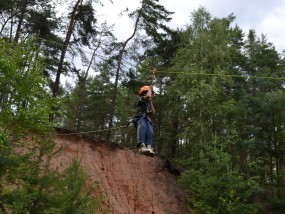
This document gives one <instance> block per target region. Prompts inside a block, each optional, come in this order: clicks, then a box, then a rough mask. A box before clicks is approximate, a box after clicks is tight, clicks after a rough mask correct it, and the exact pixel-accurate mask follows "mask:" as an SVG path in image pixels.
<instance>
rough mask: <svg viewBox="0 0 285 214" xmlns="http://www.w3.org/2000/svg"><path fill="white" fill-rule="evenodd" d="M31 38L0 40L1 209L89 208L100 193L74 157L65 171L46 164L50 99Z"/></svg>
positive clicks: (49, 147)
mask: <svg viewBox="0 0 285 214" xmlns="http://www.w3.org/2000/svg"><path fill="white" fill-rule="evenodd" d="M33 41H34V40H29V41H28V42H26V43H21V44H18V45H15V44H9V43H7V42H6V41H4V40H0V43H1V45H0V77H1V78H0V130H1V133H0V181H1V182H0V209H1V210H0V212H2V213H94V212H95V210H96V209H97V208H98V207H99V204H100V202H101V201H102V200H103V198H102V197H101V196H100V191H99V190H98V189H99V186H98V185H96V186H92V184H91V185H89V184H87V183H86V178H87V177H86V174H85V172H84V171H83V170H82V169H81V167H80V164H79V162H78V161H76V160H74V161H73V163H72V164H71V166H70V167H68V168H67V169H66V170H65V171H64V172H59V171H58V170H56V169H52V168H51V166H50V164H49V163H50V162H49V161H50V158H52V156H53V155H54V154H56V153H57V152H59V151H56V149H55V143H54V139H53V138H52V137H51V136H52V123H50V122H49V115H50V113H51V106H52V105H53V103H54V100H53V99H51V98H50V96H49V91H48V87H47V84H48V82H47V80H46V78H45V77H44V76H43V74H42V72H43V70H44V68H45V65H44V63H43V61H42V59H41V57H40V54H39V52H38V50H37V47H36V46H35V45H34V43H33ZM95 191H96V192H99V193H98V194H97V195H99V196H100V197H96V198H95V197H94V196H93V194H94V192H95Z"/></svg>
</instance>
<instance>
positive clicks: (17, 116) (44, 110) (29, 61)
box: [0, 40, 54, 131]
mask: <svg viewBox="0 0 285 214" xmlns="http://www.w3.org/2000/svg"><path fill="white" fill-rule="evenodd" d="M33 42H34V40H29V41H28V42H26V43H21V44H19V45H16V46H15V45H13V44H9V43H7V42H6V41H5V40H0V77H1V79H0V84H1V85H0V97H1V99H0V118H1V120H0V121H1V122H0V126H2V127H4V126H5V127H9V126H13V127H14V128H15V130H18V131H22V130H23V129H27V130H28V129H30V130H31V129H35V130H37V131H44V130H46V129H49V128H50V125H51V124H50V123H49V122H48V115H49V112H50V109H51V105H52V103H53V102H54V101H53V100H52V99H51V98H50V96H49V94H48V92H47V91H46V89H47V88H46V87H47V84H48V83H47V80H46V79H45V78H44V76H43V75H42V72H43V70H44V64H43V62H42V59H41V58H40V57H39V56H38V51H37V48H36V46H35V45H34V43H33ZM23 124H25V125H23ZM34 124H38V125H37V126H34ZM16 127H17V128H16Z"/></svg>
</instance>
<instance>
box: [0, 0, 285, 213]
mask: <svg viewBox="0 0 285 214" xmlns="http://www.w3.org/2000/svg"><path fill="white" fill-rule="evenodd" d="M59 5H60V2H57V1H50V0H21V1H15V0H3V1H1V2H0V15H1V24H0V43H1V44H0V75H1V79H0V84H1V85H0V116H1V122H0V127H1V141H0V142H1V144H0V148H1V152H0V154H1V156H0V157H1V162H0V163H1V165H0V166H1V168H0V172H1V174H0V176H1V177H0V178H1V180H2V181H3V182H1V184H0V187H1V188H0V194H1V197H0V208H1V209H2V211H6V210H14V211H19V210H29V209H30V211H32V210H35V209H36V210H39V209H42V210H47V209H50V210H53V209H55V210H59V209H62V210H65V211H66V212H68V210H70V209H71V210H74V209H75V208H74V207H72V206H73V205H74V203H73V202H74V200H75V198H76V197H77V198H76V199H77V200H78V201H80V200H81V202H82V204H84V203H85V205H86V203H87V204H90V202H89V199H90V198H89V195H88V192H87V195H86V196H85V197H83V198H81V196H80V194H79V192H80V190H82V188H83V186H84V173H83V172H82V173H78V171H80V167H79V164H78V163H77V162H76V161H75V162H74V164H73V165H72V166H71V167H70V168H69V169H67V172H66V173H69V175H70V176H68V177H69V178H70V179H67V177H66V176H64V174H60V173H54V172H49V170H47V169H46V171H45V174H44V175H43V174H42V173H41V169H42V164H41V162H42V161H43V160H42V157H43V156H45V155H52V152H53V145H54V144H53V143H52V140H51V139H50V138H49V137H46V138H44V139H43V138H39V139H38V138H37V139H36V140H35V141H36V142H37V144H38V147H36V148H35V149H34V150H32V151H31V152H30V153H28V154H25V155H24V156H19V155H16V154H15V153H14V150H13V148H15V147H16V146H23V145H22V144H21V143H22V142H21V139H20V136H25V135H28V133H30V132H33V133H38V134H39V136H40V134H42V135H43V134H44V135H47V133H49V132H51V131H52V127H53V126H58V127H63V128H65V129H69V130H73V131H76V132H84V133H88V134H89V135H90V136H92V137H95V138H101V139H105V140H107V141H114V142H117V143H119V144H121V145H123V146H125V147H134V146H135V145H136V130H135V129H134V128H133V127H128V128H122V127H123V126H125V125H126V124H127V122H128V121H129V120H130V118H131V117H132V115H133V114H134V112H135V105H136V96H137V93H138V90H139V88H140V87H141V86H143V85H147V84H150V83H151V82H152V81H153V80H154V85H155V97H154V105H155V108H156V115H155V116H154V117H152V121H153V122H154V129H155V139H154V142H155V150H156V151H157V152H158V153H159V154H160V155H162V156H165V157H166V158H168V159H171V161H173V162H174V163H175V164H176V165H177V167H178V168H179V169H180V170H181V172H182V174H181V178H180V184H181V185H184V186H185V187H186V188H187V189H189V209H190V211H192V212H198V213H260V212H268V211H270V212H274V213H278V212H279V211H280V212H282V210H284V209H285V195H284V192H285V191H284V188H285V187H284V181H285V180H284V176H285V168H284V164H285V160H284V153H285V130H284V118H285V114H284V111H283V108H284V103H285V93H284V92H285V91H284V80H285V77H284V55H283V54H282V53H279V52H278V51H277V50H276V48H275V46H274V44H273V43H270V42H268V41H267V38H266V36H265V35H263V34H262V35H260V36H258V35H256V33H255V30H254V29H252V30H249V31H247V32H244V31H243V30H242V29H241V28H240V27H239V26H238V25H237V24H236V25H233V22H234V20H235V16H234V14H229V15H228V16H227V17H223V18H217V17H214V16H212V14H211V13H210V12H209V11H207V9H206V8H204V7H200V8H198V9H197V10H194V11H193V12H192V13H191V19H190V20H189V23H188V24H187V25H186V26H185V28H182V29H171V28H169V26H168V25H167V23H168V22H169V21H170V20H171V18H170V17H171V15H172V14H173V13H172V12H171V11H168V10H167V9H166V8H165V7H164V6H163V5H161V4H159V1H156V0H142V1H141V2H140V6H139V7H138V8H137V9H135V10H133V11H129V10H125V11H123V13H126V14H128V17H129V18H130V20H132V21H133V26H132V31H131V33H130V34H129V35H127V36H126V38H125V39H124V40H122V41H118V39H117V38H116V37H115V36H114V34H113V33H112V29H113V28H112V26H109V23H107V22H99V21H98V20H99V17H97V15H96V14H97V12H96V10H99V8H100V7H101V6H104V5H103V4H102V2H100V1H85V0H77V1H70V2H65V5H68V12H67V13H65V16H61V17H58V16H57V8H58V6H59ZM154 71H155V74H156V75H155V77H154V76H153V74H154ZM74 75H75V76H76V80H75V82H74V83H73V84H70V85H65V86H64V87H63V83H62V78H63V77H65V76H67V77H68V76H74ZM39 151H40V152H39ZM31 166H32V167H31ZM35 166H36V167H35ZM80 172H81V171H80ZM77 176H80V179H78V177H77ZM55 177H56V178H57V179H55ZM72 179H74V180H78V181H80V182H77V185H76V186H75V187H76V188H74V186H73V185H69V184H70V182H71V181H72V182H71V183H72V184H74V183H73V182H74V180H72ZM15 186H17V187H19V186H20V187H21V188H15ZM67 186H68V187H70V188H66V187H67ZM52 188H58V189H60V191H59V193H58V194H55V195H50V194H48V193H49V192H50V191H51V189H52ZM43 189H46V190H47V192H46V193H47V194H46V195H45V197H43ZM74 189H76V191H74ZM66 192H68V194H67V193H66ZM19 196H21V197H19ZM67 197H69V198H68V199H67ZM47 198H48V199H47ZM86 198H87V199H88V200H87V199H86ZM79 199H80V200H79ZM85 199H86V200H85ZM90 200H91V199H90ZM62 201H69V202H70V204H67V203H65V204H62ZM81 202H80V203H79V204H77V205H78V206H77V208H76V209H79V210H81V209H89V208H90V209H94V207H89V206H81ZM98 203H99V202H98ZM86 212H88V211H86Z"/></svg>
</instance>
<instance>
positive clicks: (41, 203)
mask: <svg viewBox="0 0 285 214" xmlns="http://www.w3.org/2000/svg"><path fill="white" fill-rule="evenodd" d="M42 143H43V144H44V145H45V149H44V150H42V153H41V152H39V151H38V150H37V149H36V150H34V151H32V152H29V153H26V154H17V155H15V154H14V153H13V152H12V148H11V144H10V143H9V144H8V140H7V138H6V137H5V135H3V134H1V142H0V145H1V148H3V147H5V150H6V152H5V153H4V152H2V153H1V156H0V157H1V162H0V164H1V165H0V172H1V173H0V176H1V177H0V179H1V181H2V182H1V191H0V204H1V207H2V211H5V212H6V213H9V212H12V213H26V212H28V213H94V212H95V210H96V209H98V208H99V204H100V203H101V202H102V201H103V198H100V197H97V198H95V197H94V196H93V194H94V191H97V192H99V193H98V194H97V195H100V191H99V186H92V185H91V186H86V183H85V181H86V178H87V177H86V174H85V172H84V171H83V170H82V169H81V167H80V164H79V162H78V161H76V160H74V161H73V162H72V164H71V165H70V167H68V168H67V169H66V170H65V171H64V172H63V173H60V172H57V171H54V170H51V169H50V168H49V167H48V165H46V164H45V163H43V161H42V159H43V156H46V155H48V154H50V153H51V151H52V149H53V148H54V147H53V145H54V144H53V143H52V142H50V141H44V142H42ZM47 145H49V147H50V148H48V147H47Z"/></svg>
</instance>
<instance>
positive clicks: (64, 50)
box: [52, 0, 83, 97]
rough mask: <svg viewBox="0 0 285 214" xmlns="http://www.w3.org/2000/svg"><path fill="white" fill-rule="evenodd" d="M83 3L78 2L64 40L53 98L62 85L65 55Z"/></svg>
mask: <svg viewBox="0 0 285 214" xmlns="http://www.w3.org/2000/svg"><path fill="white" fill-rule="evenodd" d="M82 2H83V0H77V2H76V4H75V6H74V8H73V11H72V14H71V17H70V22H69V26H68V30H67V33H66V37H65V40H64V44H63V47H62V51H61V56H60V60H59V63H58V68H57V73H56V79H55V83H54V87H53V93H52V97H56V96H57V95H58V91H59V84H60V75H61V73H62V70H63V63H64V59H65V54H66V51H67V47H68V45H69V42H70V38H71V34H72V32H73V29H74V24H75V21H76V19H75V16H76V13H77V12H78V10H79V6H80V4H82Z"/></svg>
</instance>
